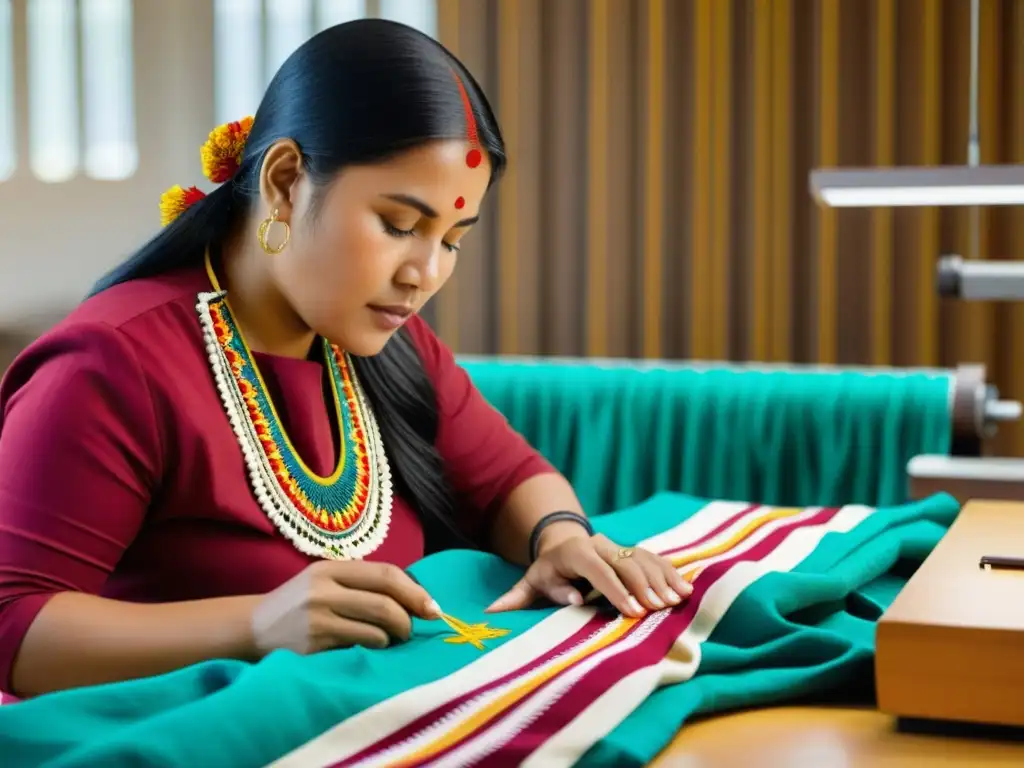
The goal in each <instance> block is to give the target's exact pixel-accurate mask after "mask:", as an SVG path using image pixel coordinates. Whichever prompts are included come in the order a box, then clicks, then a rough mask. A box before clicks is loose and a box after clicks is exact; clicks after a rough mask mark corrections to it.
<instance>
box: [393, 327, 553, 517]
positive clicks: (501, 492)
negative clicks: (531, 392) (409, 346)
mask: <svg viewBox="0 0 1024 768" xmlns="http://www.w3.org/2000/svg"><path fill="white" fill-rule="evenodd" d="M407 327H408V328H409V332H410V335H411V336H412V339H413V342H414V343H415V345H416V348H417V351H418V352H419V354H420V358H421V359H422V360H423V364H424V367H425V368H426V372H427V375H428V376H429V377H430V380H431V382H432V383H433V385H434V392H435V395H436V397H437V405H438V422H439V423H438V433H437V440H436V443H435V444H436V446H437V450H438V452H439V453H440V454H441V458H442V459H443V460H444V464H445V471H446V473H447V476H448V480H449V482H450V483H451V486H452V489H453V490H454V491H455V493H456V494H458V496H459V497H460V499H461V500H462V501H463V502H464V503H465V504H466V505H468V506H469V507H470V508H471V509H472V510H473V511H481V512H493V511H497V509H499V508H500V506H501V505H502V504H503V503H504V502H505V499H506V498H507V497H508V495H509V494H510V493H512V491H513V490H514V489H515V488H516V487H517V486H518V485H520V484H521V483H523V482H524V481H525V480H528V479H529V478H531V477H533V476H535V475H539V474H545V473H549V472H555V469H554V468H553V467H552V466H551V465H550V464H549V463H548V462H547V460H546V459H544V457H543V456H541V455H540V453H538V452H537V451H536V450H534V448H533V447H531V446H530V444H529V443H527V442H526V440H525V439H523V437H522V436H521V435H520V434H519V433H518V432H516V431H515V430H514V429H513V428H512V427H511V425H509V423H508V421H507V420H506V419H505V417H504V416H503V415H502V414H501V413H500V412H499V411H498V410H497V409H496V408H494V407H493V406H492V405H491V404H490V403H488V402H487V400H486V399H485V398H484V396H483V395H482V394H480V391H479V390H478V389H477V388H476V386H475V385H474V384H473V382H472V380H471V379H470V378H469V374H467V373H466V371H465V370H464V369H463V368H462V367H461V366H460V365H459V364H458V363H457V362H456V360H455V356H454V355H453V354H452V352H451V350H450V349H449V348H448V347H447V346H446V345H445V344H444V343H443V342H442V341H441V340H440V339H438V338H437V336H436V335H435V334H434V332H433V331H432V330H431V329H430V326H428V325H427V324H426V322H424V321H423V320H421V319H419V318H416V319H414V320H413V321H412V322H410V323H409V325H408V326H407Z"/></svg>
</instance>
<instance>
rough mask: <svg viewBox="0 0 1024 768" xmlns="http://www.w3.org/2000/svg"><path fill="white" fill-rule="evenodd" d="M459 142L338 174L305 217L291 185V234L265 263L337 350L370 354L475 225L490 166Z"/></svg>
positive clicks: (434, 286) (433, 283)
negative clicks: (473, 162) (474, 161)
mask: <svg viewBox="0 0 1024 768" xmlns="http://www.w3.org/2000/svg"><path fill="white" fill-rule="evenodd" d="M470 149H471V148H470V146H469V145H468V143H466V142H463V141H437V142H432V143H430V144H428V145H425V146H423V147H420V148H417V149H414V150H410V151H408V152H405V153H403V154H401V155H398V156H396V157H394V158H392V159H390V160H388V161H387V162H384V163H382V164H378V165H372V166H361V167H351V168H347V169H345V170H343V171H342V172H341V173H340V174H339V175H338V177H337V178H336V179H335V180H334V181H333V182H332V183H331V184H330V186H329V187H328V188H327V189H326V190H324V191H323V192H322V194H323V195H324V197H323V199H322V201H321V203H320V209H319V210H318V211H316V212H315V214H313V215H311V210H310V206H311V202H312V188H311V187H310V185H309V183H308V182H307V181H305V180H304V179H303V180H300V182H299V183H297V184H296V185H295V186H294V187H293V188H292V196H291V203H292V206H291V209H292V210H291V216H290V217H289V218H290V221H291V226H292V238H291V241H290V242H289V244H288V246H287V247H286V248H285V250H284V251H283V252H282V253H280V254H279V255H276V256H271V257H269V258H270V259H271V260H272V266H271V271H272V274H273V275H274V278H275V280H276V282H277V283H278V286H279V288H280V290H281V292H282V294H283V295H284V296H285V298H286V299H287V300H288V302H289V303H290V304H291V306H292V307H293V308H294V310H295V311H296V313H297V314H298V315H299V316H300V317H301V318H302V320H303V321H304V322H305V323H306V324H307V325H308V326H309V327H310V328H312V329H313V330H314V331H316V332H317V333H319V334H321V335H323V336H324V337H326V338H327V339H330V341H331V342H333V343H334V344H337V345H338V346H339V347H341V348H342V349H344V350H346V351H348V352H351V353H352V354H354V355H358V356H370V355H375V354H377V353H378V352H380V351H381V349H383V347H384V345H385V344H386V343H387V341H388V339H390V338H391V336H392V334H394V333H395V332H396V331H397V330H398V329H399V328H400V327H401V325H402V324H403V323H404V322H405V321H406V320H408V318H409V317H410V316H411V315H412V314H413V313H415V312H418V311H419V310H420V309H421V308H422V307H423V305H424V304H426V302H427V301H428V300H429V299H430V297H431V296H433V295H434V294H435V293H437V291H438V290H440V288H441V286H442V285H444V283H445V281H446V280H448V278H449V277H450V276H451V274H452V271H453V270H454V269H455V261H456V257H457V255H458V248H459V242H460V240H461V239H462V237H463V235H465V234H466V232H467V231H469V228H470V227H471V226H472V225H473V223H474V222H475V221H476V219H477V216H478V212H479V210H480V204H481V202H482V201H483V198H484V195H485V193H486V191H487V186H488V182H489V179H490V172H491V170H490V163H489V162H488V160H487V155H486V153H484V159H483V162H481V163H480V164H479V165H477V166H476V167H475V168H470V167H469V166H468V165H467V163H466V156H467V153H468V152H469V151H470Z"/></svg>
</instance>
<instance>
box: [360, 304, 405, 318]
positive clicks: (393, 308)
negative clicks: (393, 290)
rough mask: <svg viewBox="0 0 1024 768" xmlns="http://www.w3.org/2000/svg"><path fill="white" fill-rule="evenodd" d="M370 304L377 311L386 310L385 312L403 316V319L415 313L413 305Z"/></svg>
mask: <svg viewBox="0 0 1024 768" xmlns="http://www.w3.org/2000/svg"><path fill="white" fill-rule="evenodd" d="M368 306H369V307H370V309H372V310H375V311H377V312H384V313H385V314H388V315H394V316H395V317H401V318H402V319H405V318H407V317H409V315H411V314H412V313H413V309H412V307H410V306H408V305H406V304H369V305H368Z"/></svg>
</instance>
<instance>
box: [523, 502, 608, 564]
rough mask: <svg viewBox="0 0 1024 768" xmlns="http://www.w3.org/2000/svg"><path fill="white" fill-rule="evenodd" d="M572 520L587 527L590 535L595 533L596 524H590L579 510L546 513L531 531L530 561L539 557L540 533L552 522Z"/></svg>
mask: <svg viewBox="0 0 1024 768" xmlns="http://www.w3.org/2000/svg"><path fill="white" fill-rule="evenodd" d="M566 521H571V522H574V523H578V524H579V525H581V526H583V528H585V529H586V531H587V535H588V536H593V535H594V526H592V525H591V524H590V521H589V520H588V519H587V518H586V517H585V516H584V515H581V514H579V513H578V512H568V511H562V512H552V513H551V514H548V515H544V517H542V518H541V519H540V520H539V521H538V522H537V524H536V525H535V526H533V531H532V532H531V533H530V562H531V563H532V562H533V561H534V560H536V559H537V546H538V545H539V544H540V535H541V534H542V533H544V529H545V528H547V527H548V526H549V525H551V524H552V523H561V522H566Z"/></svg>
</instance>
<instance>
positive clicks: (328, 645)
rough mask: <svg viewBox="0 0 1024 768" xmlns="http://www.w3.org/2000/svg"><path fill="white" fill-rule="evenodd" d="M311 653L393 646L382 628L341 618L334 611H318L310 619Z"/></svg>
mask: <svg viewBox="0 0 1024 768" xmlns="http://www.w3.org/2000/svg"><path fill="white" fill-rule="evenodd" d="M309 644H310V648H309V652H310V653H316V652H317V651H327V650H331V649H333V648H351V647H352V646H355V645H359V646H362V647H364V648H375V649H380V648H387V647H388V646H389V645H390V644H391V638H389V637H388V634H387V632H385V631H384V630H383V629H381V628H380V627H377V626H374V625H372V624H366V623H364V622H361V621H354V620H352V619H346V618H345V617H343V616H339V615H337V614H336V613H334V612H333V611H327V610H324V611H318V612H317V613H315V614H313V616H312V617H311V618H310V627H309Z"/></svg>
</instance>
